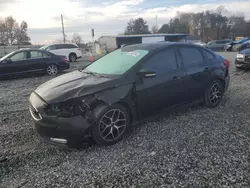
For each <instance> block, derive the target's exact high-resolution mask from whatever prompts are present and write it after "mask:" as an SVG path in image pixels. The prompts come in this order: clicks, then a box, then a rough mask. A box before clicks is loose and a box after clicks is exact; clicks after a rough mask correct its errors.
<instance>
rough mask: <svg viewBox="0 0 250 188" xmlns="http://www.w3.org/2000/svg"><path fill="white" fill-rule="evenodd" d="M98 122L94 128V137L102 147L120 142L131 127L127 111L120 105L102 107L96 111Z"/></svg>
mask: <svg viewBox="0 0 250 188" xmlns="http://www.w3.org/2000/svg"><path fill="white" fill-rule="evenodd" d="M94 116H95V119H96V122H95V123H94V124H93V127H92V137H93V139H94V141H95V142H97V143H98V144H100V145H113V144H116V143H117V142H119V141H120V140H121V139H122V138H123V136H124V135H125V133H126V132H127V129H128V126H129V122H130V121H129V115H128V112H127V110H126V109H125V108H124V107H123V106H121V105H119V104H115V105H111V106H106V105H101V106H98V107H97V108H96V109H95V110H94Z"/></svg>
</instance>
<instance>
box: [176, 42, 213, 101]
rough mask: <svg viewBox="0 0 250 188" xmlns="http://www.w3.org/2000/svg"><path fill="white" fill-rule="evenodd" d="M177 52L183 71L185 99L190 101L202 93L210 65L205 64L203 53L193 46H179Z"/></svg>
mask: <svg viewBox="0 0 250 188" xmlns="http://www.w3.org/2000/svg"><path fill="white" fill-rule="evenodd" d="M178 53H179V54H180V57H181V59H182V66H183V68H184V71H185V76H184V78H183V82H184V87H185V91H186V92H185V93H186V95H185V101H190V102H191V101H193V100H196V99H198V98H199V97H201V96H202V95H203V93H204V89H205V87H206V86H205V83H206V81H207V80H208V79H209V77H208V76H209V74H210V69H211V67H209V66H208V65H207V64H206V62H205V58H204V55H203V53H202V52H201V51H200V50H199V49H198V48H197V47H195V46H179V47H178Z"/></svg>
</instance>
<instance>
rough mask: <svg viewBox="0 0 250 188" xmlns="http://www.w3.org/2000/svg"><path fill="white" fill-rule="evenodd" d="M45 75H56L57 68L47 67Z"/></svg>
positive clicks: (53, 66)
mask: <svg viewBox="0 0 250 188" xmlns="http://www.w3.org/2000/svg"><path fill="white" fill-rule="evenodd" d="M47 73H48V74H49V75H51V76H53V75H56V74H57V73H58V68H57V66H56V65H49V66H48V68H47Z"/></svg>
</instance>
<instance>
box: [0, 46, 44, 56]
mask: <svg viewBox="0 0 250 188" xmlns="http://www.w3.org/2000/svg"><path fill="white" fill-rule="evenodd" d="M40 47H41V46H38V45H22V46H0V57H3V56H5V55H6V54H9V53H11V52H13V51H16V50H18V49H21V48H40Z"/></svg>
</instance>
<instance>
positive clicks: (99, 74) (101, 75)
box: [79, 70, 108, 78]
mask: <svg viewBox="0 0 250 188" xmlns="http://www.w3.org/2000/svg"><path fill="white" fill-rule="evenodd" d="M79 71H80V72H82V73H85V74H90V75H94V76H99V77H103V78H107V77H108V76H107V75H105V74H101V73H97V72H90V71H84V70H79Z"/></svg>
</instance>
